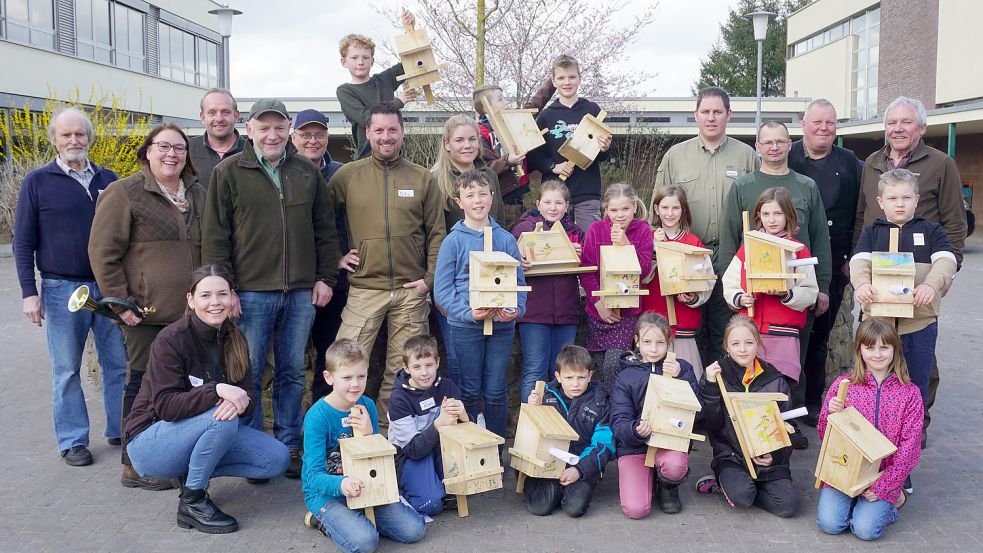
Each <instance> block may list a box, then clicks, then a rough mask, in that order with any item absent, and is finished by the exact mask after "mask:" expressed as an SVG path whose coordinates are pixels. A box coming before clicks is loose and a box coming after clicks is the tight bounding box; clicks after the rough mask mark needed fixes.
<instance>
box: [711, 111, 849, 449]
mask: <svg viewBox="0 0 983 553" xmlns="http://www.w3.org/2000/svg"><path fill="white" fill-rule="evenodd" d="M755 146H756V148H757V150H758V153H759V154H761V168H759V169H757V170H755V171H754V172H753V173H749V174H747V175H745V176H743V177H741V178H739V179H737V180H736V181H734V186H732V187H731V189H730V192H729V193H728V194H727V199H726V200H724V215H723V222H722V224H721V229H720V252H719V253H720V259H721V260H726V261H727V262H728V263H729V262H730V259H731V258H732V257H733V256H734V254H736V253H737V248H738V247H739V246H740V244H741V241H742V239H743V232H744V229H743V223H742V213H743V212H745V211H748V212H751V211H753V210H754V204H755V202H756V201H757V199H758V196H759V195H761V193H762V192H764V191H765V190H767V189H768V188H772V187H782V188H786V189H787V190H788V191H789V192H790V193H791V194H792V202H793V203H794V204H795V211H796V215H797V217H798V227H799V232H798V234H796V235H795V239H796V240H798V241H799V242H802V243H803V244H805V246H806V247H807V248H809V251H810V252H812V255H813V256H814V257H816V258H818V259H819V264H818V265H816V281H817V283H818V284H819V293H820V294H827V295H828V294H829V282H830V279H831V277H832V274H831V273H832V270H831V267H832V262H831V260H830V245H829V228H828V227H827V223H826V214H825V212H824V211H823V201H822V198H821V197H820V195H819V189H818V188H817V187H816V183H815V182H814V181H813V180H812V179H810V178H809V177H806V176H804V175H800V174H798V173H796V172H795V171H793V170H791V169H789V166H788V154H789V150H791V147H792V140H791V139H790V138H789V134H788V129H787V128H786V127H785V125H783V124H782V123H779V122H777V121H765V122H764V123H762V124H761V128H760V129H758V139H757V141H756V143H755ZM811 326H812V325H811V321H810V319H809V317H808V316H807V318H806V324H805V327H804V328H803V329H801V330H800V331H799V333H800V335H807V334H808V333H809V332H810V331H811ZM800 345H801V343H800ZM801 358H802V353H801V348H800V354H799V363H800V365H799V366H800V367H801V361H802V359H801ZM804 384H805V383H804V382H803V380H802V378H801V374H800V378H799V381H798V382H797V383H796V384H795V385H794V386H793V387H792V397H791V398H790V399H791V402H792V406H794V407H799V406H801V405H803V403H804V401H805V385H804ZM792 426H795V425H794V424H793V425H792ZM791 438H792V445H793V446H794V447H795V448H796V449H805V448H806V447H809V441H808V440H807V439H806V437H805V436H803V435H802V433H801V432H796V433H795V434H793V435H792V436H791Z"/></svg>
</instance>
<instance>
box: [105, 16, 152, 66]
mask: <svg viewBox="0 0 983 553" xmlns="http://www.w3.org/2000/svg"><path fill="white" fill-rule="evenodd" d="M113 23H114V24H115V30H116V33H115V36H116V41H115V43H114V46H115V47H116V59H115V60H114V63H116V65H118V66H120V67H123V68H126V69H133V70H134V71H146V59H147V56H146V54H145V50H144V43H145V41H144V39H143V14H142V13H140V12H138V11H136V10H131V9H130V8H127V7H126V6H123V5H121V4H113Z"/></svg>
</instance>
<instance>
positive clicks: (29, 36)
mask: <svg viewBox="0 0 983 553" xmlns="http://www.w3.org/2000/svg"><path fill="white" fill-rule="evenodd" d="M6 8H7V11H6V18H5V19H6V37H7V38H8V39H10V40H14V41H17V42H23V43H25V44H30V45H32V46H39V47H41V48H48V49H54V47H55V7H54V3H53V2H52V0H7V2H6Z"/></svg>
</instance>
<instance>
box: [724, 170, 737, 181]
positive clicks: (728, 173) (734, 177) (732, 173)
mask: <svg viewBox="0 0 983 553" xmlns="http://www.w3.org/2000/svg"><path fill="white" fill-rule="evenodd" d="M726 174H727V176H728V177H730V178H732V179H736V178H737V171H734V170H733V169H731V170H729V171H727V173H726Z"/></svg>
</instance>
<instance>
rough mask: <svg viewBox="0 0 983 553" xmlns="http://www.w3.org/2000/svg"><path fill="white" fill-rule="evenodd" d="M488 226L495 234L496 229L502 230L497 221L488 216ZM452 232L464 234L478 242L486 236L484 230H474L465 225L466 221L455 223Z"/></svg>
mask: <svg viewBox="0 0 983 553" xmlns="http://www.w3.org/2000/svg"><path fill="white" fill-rule="evenodd" d="M488 225H489V226H490V227H491V228H492V233H493V234H494V232H495V230H496V229H500V228H502V227H501V226H500V225H499V224H498V223H496V222H495V219H494V218H493V217H492V216H491V215H489V216H488ZM451 232H462V233H464V234H468V235H470V236H471V237H473V238H476V239H478V240H482V239H483V238H484V236H485V231H484V230H474V229H473V228H471V227H469V226H467V225H465V224H464V221H458V222H456V223H454V226H453V227H452V228H451Z"/></svg>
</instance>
